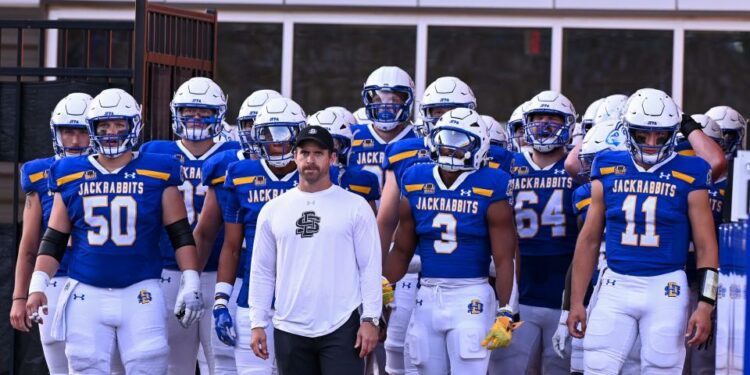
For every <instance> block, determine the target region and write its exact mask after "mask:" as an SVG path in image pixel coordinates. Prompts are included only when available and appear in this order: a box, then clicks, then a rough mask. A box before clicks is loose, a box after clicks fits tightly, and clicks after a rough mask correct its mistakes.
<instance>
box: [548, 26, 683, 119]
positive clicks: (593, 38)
mask: <svg viewBox="0 0 750 375" xmlns="http://www.w3.org/2000/svg"><path fill="white" fill-rule="evenodd" d="M672 35H673V33H672V31H660V30H658V31H657V30H593V29H565V30H564V34H563V74H562V87H563V93H564V94H565V95H566V96H567V97H568V98H569V99H570V100H572V101H573V104H574V105H575V106H576V111H578V113H579V114H581V115H582V114H583V112H584V111H585V110H586V107H587V106H588V105H589V104H591V102H593V101H595V100H596V99H599V98H601V97H604V96H607V95H612V94H625V95H630V94H632V93H633V92H634V91H636V90H638V89H640V88H644V87H651V88H655V89H659V90H664V91H665V92H667V93H668V94H671V91H672Z"/></svg>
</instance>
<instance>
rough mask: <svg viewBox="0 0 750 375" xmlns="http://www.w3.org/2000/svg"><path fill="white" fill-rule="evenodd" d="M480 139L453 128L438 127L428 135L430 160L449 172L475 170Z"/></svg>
mask: <svg viewBox="0 0 750 375" xmlns="http://www.w3.org/2000/svg"><path fill="white" fill-rule="evenodd" d="M480 148H481V139H480V138H479V137H478V136H477V135H476V134H473V133H471V132H468V131H466V130H463V129H460V128H454V127H447V126H443V127H438V128H435V129H433V130H432V132H431V134H430V151H431V153H430V154H431V158H432V160H433V161H434V162H435V163H437V165H438V166H439V167H440V168H441V169H443V170H445V171H449V172H457V171H470V170H474V169H477V167H478V166H477V163H475V160H476V158H477V157H479V155H477V154H478V152H479V149H480Z"/></svg>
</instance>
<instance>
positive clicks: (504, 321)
mask: <svg viewBox="0 0 750 375" xmlns="http://www.w3.org/2000/svg"><path fill="white" fill-rule="evenodd" d="M521 324H523V322H518V323H513V312H512V311H510V309H506V308H502V309H500V311H498V316H497V319H495V323H494V324H492V327H490V331H489V332H488V333H487V336H485V338H484V340H482V346H484V347H485V348H487V350H495V349H497V348H505V347H507V346H508V345H510V341H511V339H512V338H513V330H514V329H516V328H518V327H520V326H521Z"/></svg>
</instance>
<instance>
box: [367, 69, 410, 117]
mask: <svg viewBox="0 0 750 375" xmlns="http://www.w3.org/2000/svg"><path fill="white" fill-rule="evenodd" d="M362 101H363V102H364V104H365V111H366V113H367V118H368V119H369V120H370V121H372V123H373V125H374V126H375V127H376V128H377V129H379V130H381V131H384V132H389V131H391V130H393V129H394V128H396V127H397V126H398V125H399V124H402V123H404V122H406V121H409V118H410V117H411V112H412V108H413V105H414V81H412V79H411V77H410V76H409V74H408V73H406V72H405V71H404V70H403V69H401V68H399V67H396V66H381V67H380V68H377V69H375V71H373V72H372V73H371V74H370V76H369V77H367V81H365V85H364V88H363V89H362Z"/></svg>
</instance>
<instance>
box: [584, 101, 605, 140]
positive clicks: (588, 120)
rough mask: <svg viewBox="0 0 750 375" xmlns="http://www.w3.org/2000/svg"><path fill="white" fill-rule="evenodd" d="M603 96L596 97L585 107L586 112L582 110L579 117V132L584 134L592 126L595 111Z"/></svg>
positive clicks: (599, 105)
mask: <svg viewBox="0 0 750 375" xmlns="http://www.w3.org/2000/svg"><path fill="white" fill-rule="evenodd" d="M604 99H605V98H599V99H596V100H595V101H594V102H593V103H591V104H589V106H588V107H586V112H583V116H582V117H581V134H583V135H586V132H588V131H589V129H591V127H592V126H594V120H595V119H596V112H597V111H598V110H599V107H601V105H602V103H604Z"/></svg>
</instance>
